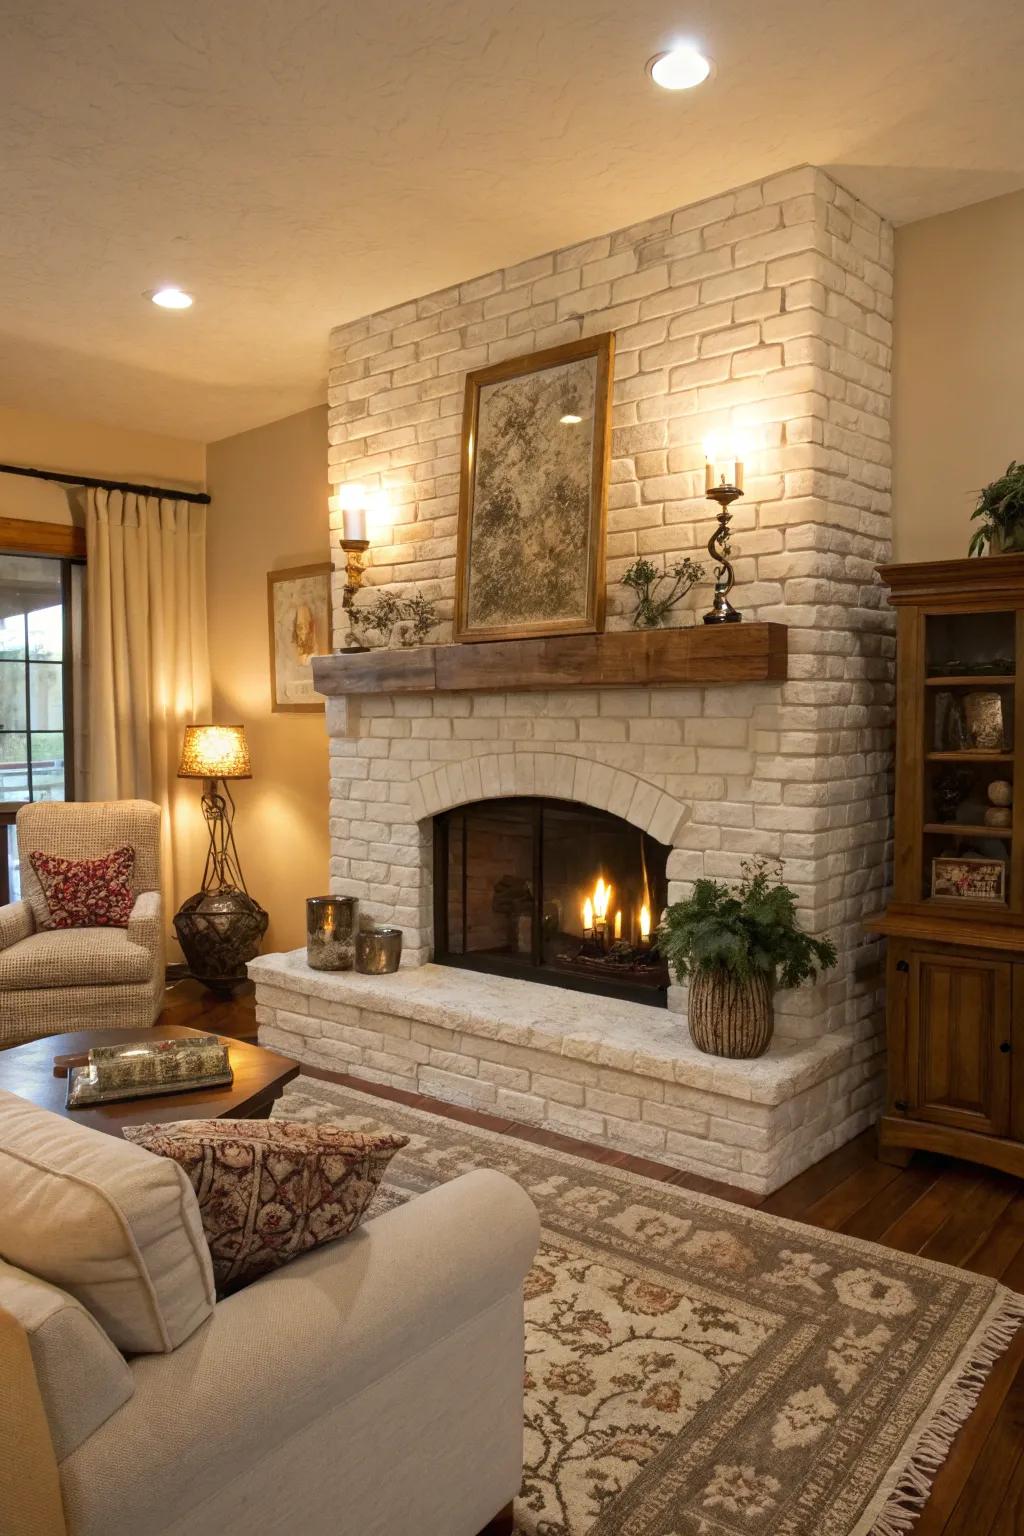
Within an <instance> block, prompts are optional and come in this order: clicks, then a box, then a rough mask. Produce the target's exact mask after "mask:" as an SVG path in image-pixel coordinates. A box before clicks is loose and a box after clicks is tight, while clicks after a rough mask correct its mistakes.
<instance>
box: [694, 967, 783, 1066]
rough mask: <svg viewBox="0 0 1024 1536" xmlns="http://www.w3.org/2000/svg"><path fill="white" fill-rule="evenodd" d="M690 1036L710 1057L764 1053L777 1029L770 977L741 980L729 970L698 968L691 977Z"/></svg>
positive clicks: (753, 977) (739, 1056) (740, 1056)
mask: <svg viewBox="0 0 1024 1536" xmlns="http://www.w3.org/2000/svg"><path fill="white" fill-rule="evenodd" d="M687 1022H688V1024H689V1028H690V1039H691V1040H692V1041H693V1043H694V1045H695V1046H696V1047H697V1049H698V1051H705V1052H706V1053H707V1054H708V1055H709V1056H731V1057H733V1058H734V1059H736V1058H745V1057H748V1056H763V1055H764V1053H765V1051H766V1050H767V1049H768V1044H769V1042H770V1040H771V1038H772V1031H773V1030H774V1028H775V1016H774V1010H773V1007H772V988H771V982H770V981H769V979H768V977H767V976H752V977H751V978H750V980H749V981H741V980H739V978H738V977H736V976H732V975H730V974H729V972H728V971H697V972H696V973H695V974H694V975H693V976H691V978H690V1003H689V1015H688V1020H687Z"/></svg>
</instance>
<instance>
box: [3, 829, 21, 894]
mask: <svg viewBox="0 0 1024 1536" xmlns="http://www.w3.org/2000/svg"><path fill="white" fill-rule="evenodd" d="M6 831H7V837H6V839H5V842H4V856H5V857H6V859H7V879H8V881H9V883H10V892H11V900H12V901H20V900H21V866H20V865H19V863H18V832H17V828H16V827H15V825H14V822H13V821H12V822H11V824H10V826H9V827H7V829H6Z"/></svg>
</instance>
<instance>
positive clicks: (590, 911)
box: [583, 896, 594, 933]
mask: <svg viewBox="0 0 1024 1536" xmlns="http://www.w3.org/2000/svg"><path fill="white" fill-rule="evenodd" d="M593 926H594V903H593V902H592V901H591V899H590V897H589V896H588V897H587V899H586V901H585V902H584V903H583V932H584V933H589V932H590V930H591V929H592V928H593Z"/></svg>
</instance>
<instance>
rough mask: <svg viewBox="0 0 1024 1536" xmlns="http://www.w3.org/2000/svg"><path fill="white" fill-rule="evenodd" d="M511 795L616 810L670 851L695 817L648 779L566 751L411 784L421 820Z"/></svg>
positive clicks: (481, 761) (471, 764)
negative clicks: (478, 802)
mask: <svg viewBox="0 0 1024 1536" xmlns="http://www.w3.org/2000/svg"><path fill="white" fill-rule="evenodd" d="M512 795H542V796H547V797H548V798H551V799H556V800H577V801H579V802H580V803H581V804H583V805H592V806H595V807H596V808H597V809H598V810H602V811H611V812H612V813H613V814H614V815H616V816H621V817H622V818H623V820H624V821H628V822H631V823H632V824H633V825H634V826H636V827H639V828H640V829H641V831H644V832H649V833H650V835H651V836H652V837H655V838H657V839H658V841H659V842H661V843H665V844H667V845H668V847H670V848H673V847H675V846H676V840H677V834H678V831H679V828H680V826H681V825H682V823H683V822H684V821H687V820H689V817H690V808H689V806H686V805H684V804H683V803H682V802H681V801H679V800H677V799H676V798H675V797H674V796H673V795H670V794H668V793H666V791H665V790H663V789H659V788H658V786H657V784H652V783H651V782H650V781H649V780H648V779H642V778H639V777H638V776H637V775H636V774H635V773H630V772H629V770H628V769H626V768H612V767H610V766H609V765H608V764H607V763H598V762H594V761H593V760H592V759H590V758H583V757H571V756H569V754H568V753H565V752H524V751H516V752H489V753H484V754H482V755H481V756H479V757H476V758H468V759H466V760H465V761H464V762H461V763H446V764H444V766H442V767H440V768H435V769H434V770H433V771H432V772H430V773H425V774H422V775H421V776H420V777H419V778H418V779H414V780H413V781H412V783H411V784H410V786H409V800H410V807H411V810H412V814H413V816H414V817H415V818H416V820H417V821H423V820H424V819H426V818H427V817H430V816H437V815H439V814H440V813H441V812H442V811H450V810H452V809H453V808H454V807H455V806H457V805H466V804H468V803H470V802H473V801H476V800H489V799H504V798H507V797H509V796H512Z"/></svg>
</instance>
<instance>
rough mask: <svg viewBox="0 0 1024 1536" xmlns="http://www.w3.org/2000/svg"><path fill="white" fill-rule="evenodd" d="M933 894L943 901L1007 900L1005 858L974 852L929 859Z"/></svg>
mask: <svg viewBox="0 0 1024 1536" xmlns="http://www.w3.org/2000/svg"><path fill="white" fill-rule="evenodd" d="M932 895H933V896H939V897H941V898H942V899H943V900H944V901H1002V902H1005V900H1006V860H1005V859H984V858H981V857H979V856H978V855H977V854H963V855H959V856H958V855H952V854H951V855H949V856H948V857H945V858H935V859H932Z"/></svg>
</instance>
